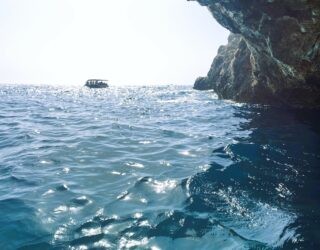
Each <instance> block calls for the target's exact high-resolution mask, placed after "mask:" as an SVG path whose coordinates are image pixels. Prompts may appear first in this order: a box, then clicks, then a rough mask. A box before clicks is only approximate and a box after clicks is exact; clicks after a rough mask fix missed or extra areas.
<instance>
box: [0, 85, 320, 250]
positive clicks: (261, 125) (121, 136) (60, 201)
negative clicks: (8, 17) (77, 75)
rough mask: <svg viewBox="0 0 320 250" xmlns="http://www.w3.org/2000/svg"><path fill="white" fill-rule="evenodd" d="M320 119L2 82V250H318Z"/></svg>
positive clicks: (203, 100) (178, 90) (191, 97)
mask: <svg viewBox="0 0 320 250" xmlns="http://www.w3.org/2000/svg"><path fill="white" fill-rule="evenodd" d="M319 115H320V112H319V111H317V110H303V109H298V110H289V109H281V108H271V107H268V106H257V105H256V106H253V105H244V104H236V103H233V102H230V101H223V100H218V99H217V96H216V95H215V94H214V93H213V92H211V91H204V92H199V91H195V90H192V88H191V87H175V86H165V87H121V88H116V87H111V88H109V89H100V90H92V89H87V88H83V87H77V88H74V87H48V86H23V85H21V86H18V85H16V86H15V85H10V86H6V85H0V249H1V250H7V249H9V250H11V249H30V250H45V249H82V250H83V249H152V250H158V249H192V250H195V249H320V116H319Z"/></svg>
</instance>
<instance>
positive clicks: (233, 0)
mask: <svg viewBox="0 0 320 250" xmlns="http://www.w3.org/2000/svg"><path fill="white" fill-rule="evenodd" d="M191 1H195V0H191ZM196 1H198V2H199V3H200V4H201V5H203V6H207V7H208V9H209V10H210V12H211V13H212V15H213V16H214V18H215V19H216V20H217V21H218V22H219V23H220V24H221V25H223V26H224V27H225V28H227V29H229V30H230V31H231V35H230V37H229V42H228V44H227V45H226V46H221V47H220V48H219V51H218V54H217V56H216V58H215V59H214V61H213V63H212V66H211V68H210V71H209V73H208V75H207V76H206V77H200V78H198V79H197V80H196V83H195V85H194V88H195V89H200V90H204V89H214V90H215V91H216V92H217V94H218V95H219V97H220V98H225V99H233V100H235V101H240V102H249V103H266V104H284V105H290V106H309V107H315V106H320V1H319V0H219V1H218V0H196Z"/></svg>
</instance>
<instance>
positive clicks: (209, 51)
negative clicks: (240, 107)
mask: <svg viewBox="0 0 320 250" xmlns="http://www.w3.org/2000/svg"><path fill="white" fill-rule="evenodd" d="M228 34H229V32H228V31H227V30H226V29H224V28H223V27H221V26H220V25H219V24H218V23H217V22H216V21H215V20H214V18H213V17H212V16H211V14H210V13H209V11H208V10H207V9H206V8H205V7H202V6H200V5H199V4H198V3H197V2H193V1H191V2H190V1H186V0H121V1H120V0H28V1H26V0H0V83H29V84H63V85H75V84H76V85H78V84H79V85H83V84H84V83H85V81H86V80H87V79H90V78H101V79H108V80H109V81H110V85H132V84H133V85H154V84H156V85H161V84H193V82H194V80H195V79H196V78H197V77H198V76H204V75H206V74H207V72H208V70H209V68H210V65H211V63H212V60H213V58H214V56H215V55H216V53H217V49H218V47H219V46H220V45H222V44H226V43H227V36H228Z"/></svg>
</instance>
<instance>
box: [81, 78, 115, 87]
mask: <svg viewBox="0 0 320 250" xmlns="http://www.w3.org/2000/svg"><path fill="white" fill-rule="evenodd" d="M85 86H86V87H88V88H107V87H109V85H108V80H101V79H89V80H88V81H87V82H86V84H85Z"/></svg>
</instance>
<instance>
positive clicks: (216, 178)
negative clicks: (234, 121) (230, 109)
mask: <svg viewBox="0 0 320 250" xmlns="http://www.w3.org/2000/svg"><path fill="white" fill-rule="evenodd" d="M319 114H320V112H319V110H284V109H275V108H261V107H260V108H249V107H241V108H239V109H238V112H237V113H236V115H237V116H241V117H244V118H246V119H247V121H248V122H246V123H244V124H242V125H241V129H243V130H250V131H252V132H251V134H250V136H249V137H247V138H235V139H236V142H235V143H233V144H230V145H228V146H226V147H224V148H219V149H215V150H214V151H213V152H212V162H211V168H210V169H209V170H208V171H206V172H203V173H199V174H197V175H196V176H194V177H193V178H191V180H190V181H189V184H188V185H189V190H190V191H189V192H190V197H189V198H188V201H187V204H188V205H187V210H189V211H192V212H202V213H203V212H206V213H208V212H209V213H210V214H213V215H214V216H215V217H216V218H219V221H220V222H221V223H222V224H224V225H225V226H228V227H229V228H232V229H233V230H235V231H236V232H237V233H239V234H240V235H242V236H243V237H246V238H247V239H255V240H258V241H260V242H265V243H267V244H268V245H269V246H270V245H271V246H273V247H279V248H283V249H293V248H299V249H300V248H301V249H319V247H320V240H319V236H320V230H319V223H320V221H319V218H320V199H319V193H320V120H319V117H320V116H319Z"/></svg>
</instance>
